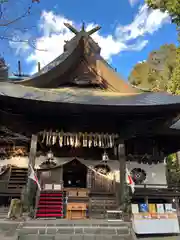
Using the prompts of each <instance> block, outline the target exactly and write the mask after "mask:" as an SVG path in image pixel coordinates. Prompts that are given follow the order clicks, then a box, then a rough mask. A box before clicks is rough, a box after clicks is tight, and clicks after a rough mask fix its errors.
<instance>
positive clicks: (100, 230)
mask: <svg viewBox="0 0 180 240" xmlns="http://www.w3.org/2000/svg"><path fill="white" fill-rule="evenodd" d="M17 233H18V239H19V240H40V239H43V240H44V239H45V240H51V239H53V240H59V239H62V240H65V239H66V240H112V239H114V240H116V239H117V240H135V239H136V236H135V234H134V232H133V230H132V228H131V224H130V223H126V222H120V223H108V222H105V221H102V220H84V221H83V220H82V221H81V220H79V221H78V220H76V221H68V220H61V221H57V220H56V221H55V222H54V224H53V223H50V222H49V221H45V222H44V224H43V223H42V222H38V221H37V222H36V223H35V222H34V223H32V222H31V223H25V224H23V226H22V228H21V229H19V230H17Z"/></svg>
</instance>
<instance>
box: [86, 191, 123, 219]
mask: <svg viewBox="0 0 180 240" xmlns="http://www.w3.org/2000/svg"><path fill="white" fill-rule="evenodd" d="M117 207H118V204H117V200H116V197H115V196H103V195H102V196H101V195H99V196H91V198H90V200H89V209H90V210H89V211H90V212H89V216H90V217H91V218H95V219H103V218H104V217H105V215H106V211H107V210H115V209H117Z"/></svg>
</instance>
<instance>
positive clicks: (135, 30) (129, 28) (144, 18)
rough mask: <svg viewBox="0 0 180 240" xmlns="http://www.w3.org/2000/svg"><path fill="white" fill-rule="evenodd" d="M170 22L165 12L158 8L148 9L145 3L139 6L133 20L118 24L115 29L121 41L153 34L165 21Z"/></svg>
mask: <svg viewBox="0 0 180 240" xmlns="http://www.w3.org/2000/svg"><path fill="white" fill-rule="evenodd" d="M168 22H170V17H169V15H168V13H167V12H165V13H163V12H161V11H160V10H159V9H156V10H152V9H149V8H148V6H147V5H146V4H144V5H143V6H140V8H139V12H138V14H137V15H136V17H135V18H134V21H133V22H132V23H131V24H129V25H126V26H119V27H118V28H117V29H116V34H117V36H118V38H120V39H123V41H128V40H132V39H137V38H138V37H140V36H144V35H146V34H153V33H154V32H155V31H157V30H158V29H159V28H161V26H162V25H163V24H165V23H168Z"/></svg>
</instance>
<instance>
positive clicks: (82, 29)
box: [64, 22, 101, 36]
mask: <svg viewBox="0 0 180 240" xmlns="http://www.w3.org/2000/svg"><path fill="white" fill-rule="evenodd" d="M64 26H66V27H67V28H68V29H69V30H70V31H71V32H73V33H74V34H75V35H77V34H78V33H80V32H86V30H85V23H84V22H83V23H82V27H81V30H80V31H78V30H77V29H76V28H75V27H73V26H72V25H71V24H69V23H64ZM100 29H101V27H100V26H96V27H94V28H92V29H91V30H90V31H88V32H86V34H87V35H88V36H90V35H92V34H93V33H95V32H97V31H99V30H100Z"/></svg>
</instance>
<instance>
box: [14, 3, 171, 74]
mask: <svg viewBox="0 0 180 240" xmlns="http://www.w3.org/2000/svg"><path fill="white" fill-rule="evenodd" d="M168 21H169V17H168V14H167V13H162V12H160V11H159V10H149V9H148V7H147V5H146V4H144V5H143V6H141V7H140V8H139V11H138V14H137V15H136V16H135V18H134V20H133V22H132V23H130V24H129V25H126V26H121V25H120V26H118V27H117V28H116V31H115V32H114V33H112V34H109V35H106V36H103V35H101V34H100V32H96V33H95V34H93V35H92V38H93V39H94V40H95V41H96V42H97V43H98V44H99V46H100V47H101V55H102V56H103V57H104V58H105V59H107V60H111V58H112V57H113V56H114V55H117V54H119V53H120V52H122V51H140V50H142V49H143V48H144V47H145V46H146V45H147V44H148V40H147V39H145V37H147V36H148V35H149V34H153V32H155V31H157V30H158V29H159V28H160V27H161V26H162V25H163V24H164V23H167V22H168ZM64 22H69V23H71V24H72V25H74V26H77V24H76V23H75V22H73V21H72V20H70V19H67V18H65V17H64V16H62V15H55V14H54V13H53V12H46V11H44V12H43V13H42V15H41V19H40V23H39V29H40V31H41V37H39V38H37V40H36V46H35V47H36V48H35V49H33V51H32V53H31V54H30V55H29V56H28V57H27V61H28V62H33V63H35V65H37V62H40V63H41V66H42V67H43V66H44V65H46V64H48V63H49V62H50V61H52V60H53V59H54V58H56V57H58V56H59V55H60V54H61V53H62V52H63V45H64V41H65V40H70V39H71V38H72V37H73V36H74V35H73V33H72V32H70V31H69V30H68V29H67V28H66V27H65V26H64ZM93 26H94V24H93V23H90V24H88V25H87V29H88V30H89V29H91V28H92V27H93ZM130 41H133V43H130ZM19 45H20V46H21V47H22V48H24V47H23V46H22V45H21V44H19ZM20 46H17V45H16V47H17V48H18V49H19V48H20ZM37 49H44V50H46V51H39V50H37ZM26 50H27V49H26ZM33 71H35V69H34V70H33Z"/></svg>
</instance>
